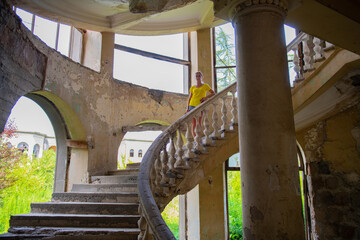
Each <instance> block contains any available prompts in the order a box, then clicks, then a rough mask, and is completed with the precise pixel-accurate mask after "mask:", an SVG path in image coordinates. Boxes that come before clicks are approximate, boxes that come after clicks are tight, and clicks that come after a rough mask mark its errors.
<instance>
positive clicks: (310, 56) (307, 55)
mask: <svg viewBox="0 0 360 240" xmlns="http://www.w3.org/2000/svg"><path fill="white" fill-rule="evenodd" d="M313 38H314V37H313V36H310V35H306V36H305V39H304V40H303V47H304V70H307V71H312V70H314V56H315V51H314V46H315V45H314V42H313Z"/></svg>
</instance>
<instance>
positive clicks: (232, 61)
mask: <svg viewBox="0 0 360 240" xmlns="http://www.w3.org/2000/svg"><path fill="white" fill-rule="evenodd" d="M233 42H234V41H233V39H232V38H231V36H230V35H229V34H227V33H226V32H225V31H224V29H223V28H222V27H217V28H216V29H215V45H216V76H217V86H218V90H222V89H224V88H225V87H227V86H229V85H230V84H231V83H233V82H235V81H236V74H235V68H234V67H231V66H236V58H235V44H234V43H233ZM219 67H225V68H219Z"/></svg>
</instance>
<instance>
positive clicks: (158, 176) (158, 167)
mask: <svg viewBox="0 0 360 240" xmlns="http://www.w3.org/2000/svg"><path fill="white" fill-rule="evenodd" d="M155 172H156V177H155V194H158V195H159V194H160V193H161V187H160V181H161V160H160V156H159V155H158V156H156V160H155Z"/></svg>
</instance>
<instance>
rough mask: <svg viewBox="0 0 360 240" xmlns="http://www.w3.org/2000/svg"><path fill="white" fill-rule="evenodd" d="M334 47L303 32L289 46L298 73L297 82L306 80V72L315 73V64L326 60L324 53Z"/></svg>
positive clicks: (288, 50)
mask: <svg viewBox="0 0 360 240" xmlns="http://www.w3.org/2000/svg"><path fill="white" fill-rule="evenodd" d="M332 47H334V45H333V44H331V43H329V42H325V41H324V40H321V39H319V38H317V37H314V36H311V35H309V34H307V33H304V32H301V33H300V34H298V35H297V36H296V38H295V39H294V40H293V41H291V43H289V45H287V52H291V51H293V59H292V62H293V64H294V66H293V68H294V71H295V73H296V75H295V80H294V81H295V82H296V81H301V80H303V79H304V76H303V74H304V72H308V71H313V70H314V69H315V66H314V63H315V62H318V61H322V60H324V59H325V54H324V51H325V50H327V49H330V48H332Z"/></svg>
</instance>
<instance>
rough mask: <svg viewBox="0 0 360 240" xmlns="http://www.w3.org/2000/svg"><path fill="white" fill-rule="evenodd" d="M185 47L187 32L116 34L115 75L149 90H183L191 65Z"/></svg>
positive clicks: (183, 91)
mask: <svg viewBox="0 0 360 240" xmlns="http://www.w3.org/2000/svg"><path fill="white" fill-rule="evenodd" d="M187 46H188V34H187V33H184V34H172V35H164V36H125V35H119V34H116V35H115V50H114V78H116V79H119V80H122V81H126V82H131V83H134V84H137V85H140V86H144V87H148V88H152V89H159V90H163V91H169V92H178V93H185V92H187V91H188V89H186V86H187V83H188V78H189V77H188V76H189V71H190V64H191V63H190V61H189V53H188V47H187ZM134 69H136V70H134Z"/></svg>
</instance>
